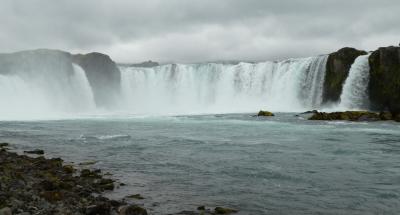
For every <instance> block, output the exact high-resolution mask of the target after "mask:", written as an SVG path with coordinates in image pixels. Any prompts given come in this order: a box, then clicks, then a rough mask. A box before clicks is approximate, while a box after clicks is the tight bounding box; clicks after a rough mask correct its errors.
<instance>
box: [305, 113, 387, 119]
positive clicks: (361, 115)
mask: <svg viewBox="0 0 400 215" xmlns="http://www.w3.org/2000/svg"><path fill="white" fill-rule="evenodd" d="M309 120H346V121H377V120H381V118H380V115H379V114H377V113H374V112H368V111H345V112H332V113H325V112H317V113H314V114H313V115H312V116H311V117H310V118H309Z"/></svg>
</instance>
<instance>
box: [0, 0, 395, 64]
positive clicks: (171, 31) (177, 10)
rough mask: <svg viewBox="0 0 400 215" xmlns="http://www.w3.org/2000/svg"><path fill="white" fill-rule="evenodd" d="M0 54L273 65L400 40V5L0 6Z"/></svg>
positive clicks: (89, 2) (298, 1)
mask: <svg viewBox="0 0 400 215" xmlns="http://www.w3.org/2000/svg"><path fill="white" fill-rule="evenodd" d="M0 4H1V5H0V27H1V31H0V52H13V51H19V50H25V49H36V48H51V49H62V50H66V51H70V52H73V53H77V52H82V53H86V52H92V51H97V52H103V53H106V54H108V55H110V56H111V57H112V58H113V59H114V60H115V61H117V62H140V61H144V60H149V59H151V60H155V61H160V62H171V61H173V62H201V61H214V60H250V61H262V60H275V59H283V58H291V57H304V56H311V55H317V54H323V53H329V52H333V51H335V50H337V49H339V48H341V47H344V46H352V47H356V48H360V49H366V50H372V49H375V48H377V47H379V46H387V45H398V44H399V42H400V0H286V1H285V0H125V1H122V0H107V1H106V0H86V1H85V0H0Z"/></svg>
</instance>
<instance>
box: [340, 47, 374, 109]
mask: <svg viewBox="0 0 400 215" xmlns="http://www.w3.org/2000/svg"><path fill="white" fill-rule="evenodd" d="M368 57H369V55H362V56H359V57H358V58H357V59H356V60H355V61H354V63H353V65H352V66H351V68H350V71H349V75H348V77H347V79H346V81H345V83H344V85H343V90H342V95H341V96H340V104H339V108H340V109H346V110H349V109H366V108H368V102H369V99H368V82H369V63H368Z"/></svg>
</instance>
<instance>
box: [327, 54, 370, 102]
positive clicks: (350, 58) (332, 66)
mask: <svg viewBox="0 0 400 215" xmlns="http://www.w3.org/2000/svg"><path fill="white" fill-rule="evenodd" d="M365 54H367V52H365V51H360V50H357V49H354V48H348V47H346V48H342V49H340V50H338V51H337V52H334V53H331V54H330V55H329V57H328V62H327V64H326V75H325V82H324V91H323V103H324V104H327V103H335V102H337V101H339V99H340V95H341V93H342V88H343V84H344V82H345V80H346V78H347V76H348V74H349V71H350V67H351V65H352V64H353V63H354V60H355V59H356V58H357V57H358V56H360V55H365Z"/></svg>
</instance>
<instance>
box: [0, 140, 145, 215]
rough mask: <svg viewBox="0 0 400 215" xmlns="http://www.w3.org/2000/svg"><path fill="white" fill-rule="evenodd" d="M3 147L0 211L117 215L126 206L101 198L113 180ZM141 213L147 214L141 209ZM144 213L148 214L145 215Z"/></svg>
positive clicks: (53, 160)
mask: <svg viewBox="0 0 400 215" xmlns="http://www.w3.org/2000/svg"><path fill="white" fill-rule="evenodd" d="M7 146H8V144H7V145H6V144H2V145H1V147H0V210H2V212H3V214H4V211H8V212H12V213H13V214H77V215H79V214H82V215H83V214H93V215H95V214H104V215H109V214H118V208H119V207H120V206H122V205H126V204H127V203H125V202H123V201H116V200H111V199H108V198H105V197H102V196H101V194H102V193H103V192H104V191H105V190H112V189H111V188H113V187H111V186H104V185H106V184H113V183H114V180H112V179H109V178H103V175H101V174H100V171H99V170H93V171H92V170H82V171H86V172H90V174H89V175H82V171H81V176H77V174H75V172H78V171H79V170H78V169H76V168H74V167H72V166H71V165H64V164H63V161H62V160H61V159H60V158H52V159H46V158H44V157H42V156H39V157H28V156H25V155H18V154H16V153H13V152H9V151H7V149H6V148H5V147H7ZM95 193H96V195H94V194H95ZM142 211H144V212H145V211H146V210H145V209H142ZM144 212H143V213H142V214H145V213H144Z"/></svg>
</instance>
